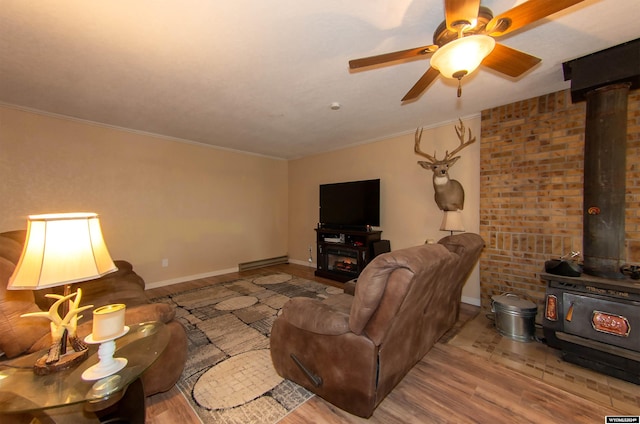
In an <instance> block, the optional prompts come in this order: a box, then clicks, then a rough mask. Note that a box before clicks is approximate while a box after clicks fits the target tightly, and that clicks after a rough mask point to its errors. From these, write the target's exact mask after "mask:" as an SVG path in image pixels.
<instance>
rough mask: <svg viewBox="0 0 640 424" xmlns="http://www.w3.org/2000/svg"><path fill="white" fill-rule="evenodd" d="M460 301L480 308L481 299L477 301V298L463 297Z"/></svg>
mask: <svg viewBox="0 0 640 424" xmlns="http://www.w3.org/2000/svg"><path fill="white" fill-rule="evenodd" d="M460 300H461V301H462V302H463V303H468V304H469V305H474V306H480V299H476V298H475V297H468V296H462V299H460Z"/></svg>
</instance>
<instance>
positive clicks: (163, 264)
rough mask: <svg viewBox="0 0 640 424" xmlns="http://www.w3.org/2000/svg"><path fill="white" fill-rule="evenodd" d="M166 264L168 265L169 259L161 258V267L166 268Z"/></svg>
mask: <svg viewBox="0 0 640 424" xmlns="http://www.w3.org/2000/svg"><path fill="white" fill-rule="evenodd" d="M168 266H169V259H163V260H162V267H163V268H166V267H168Z"/></svg>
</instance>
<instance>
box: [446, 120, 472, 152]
mask: <svg viewBox="0 0 640 424" xmlns="http://www.w3.org/2000/svg"><path fill="white" fill-rule="evenodd" d="M458 121H460V126H459V127H455V130H456V134H457V135H458V140H460V145H459V146H458V147H457V148H456V149H455V150H454V151H452V152H451V153H449V151H448V150H447V153H445V155H444V160H448V159H451V158H452V157H453V156H454V155H455V154H456V153H458V152H459V151H460V150H462V149H464V148H465V147H467V146H468V145H470V144H473V143H475V141H476V138H475V137H473V138H471V128H469V139H468V140H467V141H466V142H465V141H464V133H465V126H464V124H463V123H462V119H460V118H458Z"/></svg>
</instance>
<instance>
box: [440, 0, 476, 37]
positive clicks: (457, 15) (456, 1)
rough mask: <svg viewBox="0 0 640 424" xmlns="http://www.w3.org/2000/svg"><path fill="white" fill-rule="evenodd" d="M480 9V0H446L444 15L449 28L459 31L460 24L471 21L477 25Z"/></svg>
mask: <svg viewBox="0 0 640 424" xmlns="http://www.w3.org/2000/svg"><path fill="white" fill-rule="evenodd" d="M478 10H480V0H445V1H444V16H445V18H446V19H445V20H446V21H447V29H448V30H450V31H453V32H457V31H458V29H459V28H458V27H459V26H460V24H464V23H467V22H469V23H470V24H472V25H475V20H476V19H478Z"/></svg>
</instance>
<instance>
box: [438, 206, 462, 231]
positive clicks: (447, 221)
mask: <svg viewBox="0 0 640 424" xmlns="http://www.w3.org/2000/svg"><path fill="white" fill-rule="evenodd" d="M440 231H450V232H451V235H453V233H454V232H457V233H460V232H463V231H464V224H463V223H462V211H460V210H459V209H458V210H456V211H445V212H444V216H443V217H442V224H440Z"/></svg>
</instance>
